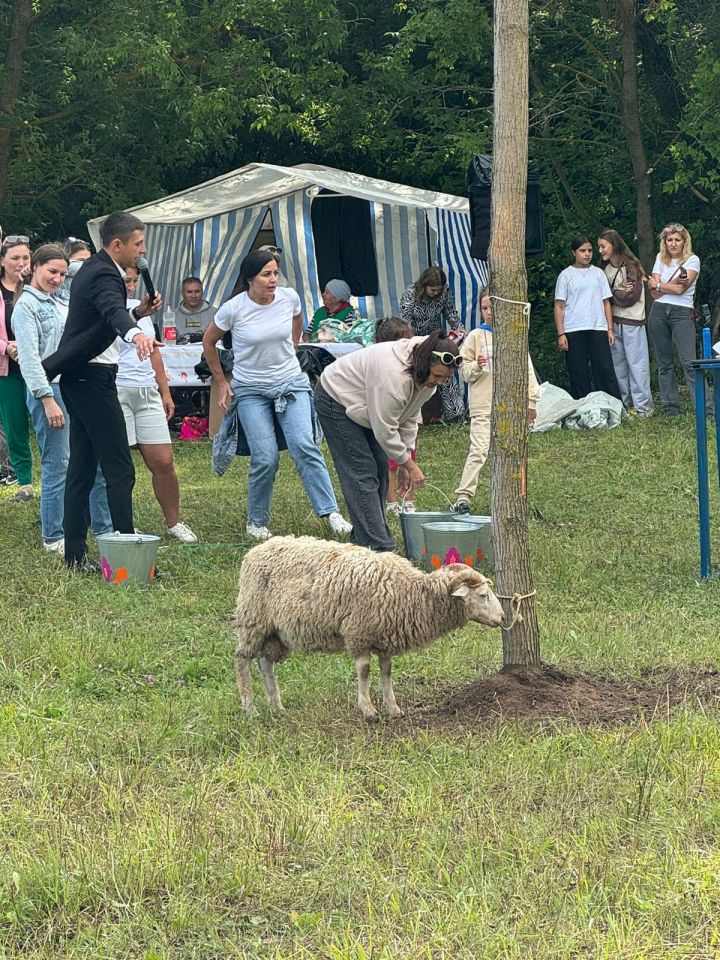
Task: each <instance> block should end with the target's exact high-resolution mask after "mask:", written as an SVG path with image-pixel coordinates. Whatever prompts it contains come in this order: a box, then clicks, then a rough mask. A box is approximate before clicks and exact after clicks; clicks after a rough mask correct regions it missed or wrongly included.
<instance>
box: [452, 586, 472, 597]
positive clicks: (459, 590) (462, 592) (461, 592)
mask: <svg viewBox="0 0 720 960" xmlns="http://www.w3.org/2000/svg"><path fill="white" fill-rule="evenodd" d="M469 593H470V587H469V586H468V585H467V584H466V583H461V584H460V586H458V587H455V589H454V590H451V591H450V596H451V597H466V596H467V595H468V594H469Z"/></svg>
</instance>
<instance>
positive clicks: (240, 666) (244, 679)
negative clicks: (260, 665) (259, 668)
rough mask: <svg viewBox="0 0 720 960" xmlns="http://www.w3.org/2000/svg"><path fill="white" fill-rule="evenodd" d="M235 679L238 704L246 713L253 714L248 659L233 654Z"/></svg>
mask: <svg viewBox="0 0 720 960" xmlns="http://www.w3.org/2000/svg"><path fill="white" fill-rule="evenodd" d="M235 679H236V680H237V688H238V693H239V694H240V703H241V704H242V708H243V710H245V712H246V713H255V707H254V705H253V694H252V682H251V680H250V659H249V658H248V657H241V656H240V655H239V654H238V653H237V652H236V653H235Z"/></svg>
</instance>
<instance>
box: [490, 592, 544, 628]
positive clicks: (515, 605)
mask: <svg viewBox="0 0 720 960" xmlns="http://www.w3.org/2000/svg"><path fill="white" fill-rule="evenodd" d="M536 593H537V590H533V591H532V592H531V593H514V594H513V595H512V596H511V597H508V596H505V594H502V593H496V594H495V596H496V597H497V598H498V600H509V601H510V612H511V613H512V623H511V624H510V626H509V627H504V626H503V625H502V624H500V629H501V630H505V631H508V630H512V628H513V627H514V626H515V624H516V623H522V622H523V621H524V619H525V618H524V617H523V615H522V613H521V612H520V606H521V604H522V602H523V600H529V599H530V597H534V596H535V594H536Z"/></svg>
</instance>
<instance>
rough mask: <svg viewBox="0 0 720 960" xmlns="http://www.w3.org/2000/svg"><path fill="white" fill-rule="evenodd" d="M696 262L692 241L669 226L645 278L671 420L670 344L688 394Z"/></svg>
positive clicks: (676, 403)
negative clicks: (674, 352) (678, 361)
mask: <svg viewBox="0 0 720 960" xmlns="http://www.w3.org/2000/svg"><path fill="white" fill-rule="evenodd" d="M699 273H700V259H699V257H697V256H695V254H694V253H693V252H692V238H691V237H690V234H689V233H688V231H687V230H686V229H685V227H683V226H682V224H680V223H669V224H668V225H667V226H666V227H664V228H663V230H662V232H661V233H660V250H659V252H658V255H657V258H656V260H655V265H654V266H653V269H652V274H651V275H650V277H649V278H648V289H649V291H650V296H651V298H652V299H653V300H654V301H655V302H654V303H653V305H652V309H651V311H650V320H649V322H648V329H649V331H650V339H651V340H652V344H653V348H654V350H655V356H656V357H657V362H658V382H659V386H660V400H661V403H662V412H663V413H664V414H665V416H666V417H675V416H677V415H678V414H679V413H680V412H681V404H680V394H679V392H678V385H677V380H676V377H675V358H674V356H673V344H674V346H675V349H676V350H677V353H678V356H679V358H680V363H681V364H682V368H683V371H684V373H685V382H686V383H687V385H688V387H689V388H690V390H691V392H692V391H693V389H694V386H695V372H694V370H693V368H692V366H691V364H692V362H693V360H695V359H696V347H695V322H694V320H693V297H694V295H695V286H696V283H697V278H698V274H699Z"/></svg>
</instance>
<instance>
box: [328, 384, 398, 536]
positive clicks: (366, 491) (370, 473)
mask: <svg viewBox="0 0 720 960" xmlns="http://www.w3.org/2000/svg"><path fill="white" fill-rule="evenodd" d="M315 412H316V413H317V415H318V419H319V420H320V425H321V426H322V428H323V433H324V434H325V439H326V440H327V445H328V447H329V448H330V453H331V455H332V458H333V463H334V464H335V469H336V470H337V475H338V479H339V481H340V487H341V489H342V492H343V496H344V497H345V503H346V504H347V508H348V513H349V515H350V520H351V522H352V525H353V529H352V534H351V535H350V539H351V540H352V542H353V543H357V544H358V545H359V546H361V547H370V549H371V550H379V551H383V550H394V549H395V541H394V540H393V536H392V533H391V532H390V528H389V527H388V525H387V522H386V521H385V498H386V497H387V489H388V459H387V456H386V454H385V451H384V450H383V448H382V447H381V446H380V444H379V443H378V442H377V440H376V439H375V435H374V433H373V432H372V430H370V429H368V428H367V427H361V426H360V424H359V423H355V421H354V420H351V419H350V417H348V415H347V413H346V412H345V407H343V406H342V404H340V403H338V402H337V401H336V400H333V398H332V397H331V396H330V395H329V394H328V393H326V391H325V390H323V388H322V386H321V385H320V384H319V383H318V384H317V386H316V387H315Z"/></svg>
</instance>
